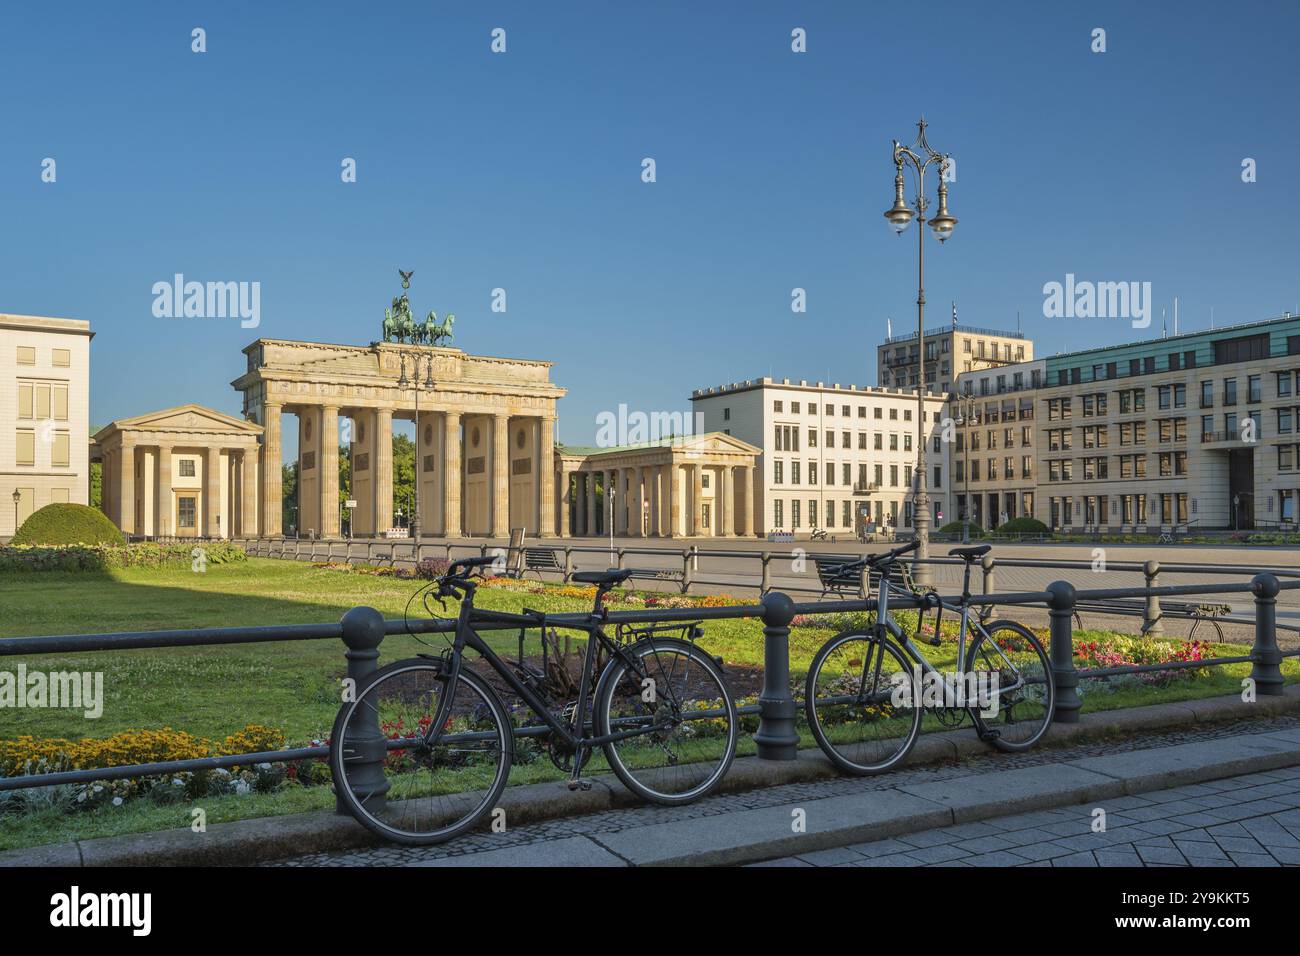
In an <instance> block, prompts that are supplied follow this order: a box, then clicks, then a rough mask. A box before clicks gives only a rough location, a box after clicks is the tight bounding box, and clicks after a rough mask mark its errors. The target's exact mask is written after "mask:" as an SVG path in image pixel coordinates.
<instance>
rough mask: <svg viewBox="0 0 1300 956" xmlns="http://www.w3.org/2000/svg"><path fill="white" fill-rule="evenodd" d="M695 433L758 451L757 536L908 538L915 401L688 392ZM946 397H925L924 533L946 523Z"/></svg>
mask: <svg viewBox="0 0 1300 956" xmlns="http://www.w3.org/2000/svg"><path fill="white" fill-rule="evenodd" d="M691 401H692V402H693V403H694V410H695V412H696V413H698V414H701V415H703V426H702V427H703V429H704V430H705V431H708V432H713V431H717V432H724V433H726V434H728V435H734V436H735V437H737V438H739V439H741V440H742V441H745V442H748V443H749V444H751V445H754V446H756V447H758V448H760V449H762V455H761V456H760V458H759V462H758V468H757V477H756V480H755V483H754V485H755V487H754V493H755V508H756V517H755V525H756V528H755V530H756V531H757V532H758V533H759V534H760V535H767V534H771V533H774V532H793V533H794V534H795V535H797V536H801V537H807V536H808V535H810V534H811V533H812V531H813V530H814V529H824V530H825V531H826V532H827V533H828V534H830V535H837V534H838V535H851V534H856V533H859V532H867V533H873V532H876V531H880V530H887V529H889V528H891V527H892V528H894V529H910V528H911V526H912V491H913V489H912V484H913V471H914V469H915V467H916V462H917V448H916V441H917V424H918V423H917V420H916V416H917V401H916V393H915V392H914V391H913V392H907V391H902V390H896V389H886V388H871V387H867V386H857V385H845V386H841V385H839V384H832V385H827V384H825V383H823V382H813V383H809V382H807V381H798V382H791V381H790V380H789V379H780V380H776V379H771V378H762V379H754V380H749V381H744V382H733V383H731V384H729V385H720V386H717V387H714V388H701V389H696V390H695V391H694V392H692V393H691ZM944 409H945V396H940V395H933V396H926V398H925V415H926V421H925V428H926V441H927V442H928V444H927V447H926V466H927V469H928V474H927V476H926V477H927V479H928V482H929V489H928V490H929V493H930V499H931V508H932V513H933V516H932V526H937V525H939V524H943V523H945V522H947V521H951V520H953V519H952V509H951V508H950V506H949V501H950V498H949V488H948V483H949V482H948V476H949V469H948V449H947V447H946V444H947V443H945V442H943V441H941V434H940V433H941V427H942V426H941V424H940V422H941V419H942V417H943V413H944Z"/></svg>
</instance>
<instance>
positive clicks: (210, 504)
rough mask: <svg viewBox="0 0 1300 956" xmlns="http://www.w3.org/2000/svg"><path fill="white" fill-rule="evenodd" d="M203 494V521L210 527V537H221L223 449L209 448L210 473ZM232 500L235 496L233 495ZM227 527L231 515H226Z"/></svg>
mask: <svg viewBox="0 0 1300 956" xmlns="http://www.w3.org/2000/svg"><path fill="white" fill-rule="evenodd" d="M204 484H205V487H206V489H207V494H205V495H204V496H203V522H204V524H206V525H207V527H208V532H207V533H208V537H209V538H220V537H221V511H222V508H221V449H220V448H209V449H208V473H207V476H206V481H205V483H204ZM231 498H232V500H233V498H234V496H233V495H232V496H231ZM226 527H230V515H226Z"/></svg>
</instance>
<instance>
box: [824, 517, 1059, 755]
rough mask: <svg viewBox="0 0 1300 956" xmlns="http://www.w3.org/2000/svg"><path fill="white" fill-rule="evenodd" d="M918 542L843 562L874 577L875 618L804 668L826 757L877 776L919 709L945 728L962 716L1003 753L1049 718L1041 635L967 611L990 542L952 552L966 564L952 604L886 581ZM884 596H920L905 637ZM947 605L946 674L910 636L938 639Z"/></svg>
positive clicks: (1036, 734) (1022, 743)
mask: <svg viewBox="0 0 1300 956" xmlns="http://www.w3.org/2000/svg"><path fill="white" fill-rule="evenodd" d="M917 546H918V545H917V542H915V541H913V542H911V543H909V544H906V545H904V546H903V547H901V548H895V549H894V550H892V551H887V552H885V553H883V554H877V555H868V556H866V557H863V558H861V559H860V560H858V561H854V562H851V563H849V564H846V565H843V566H842V567H841V568H840V572H842V573H843V572H850V573H851V572H853V571H858V572H866V573H868V574H869V575H870V578H871V579H872V580H873V581H874V582H877V583H876V597H877V602H878V603H877V611H876V620H875V622H874V623H872V624H871V625H869V626H867V627H864V628H858V629H853V630H849V631H845V632H843V633H841V634H837V635H836V636H835V637H833V638H831V639H830V640H829V641H827V642H826V643H825V644H824V645H823V646H822V648H821V649H820V650H819V651H818V652H817V655H816V656H815V657H814V658H813V662H812V666H811V667H809V669H808V682H807V687H806V692H805V699H804V708H805V711H806V713H807V717H808V725H809V727H810V728H811V729H812V733H813V736H814V737H815V738H816V740H817V743H818V745H820V747H821V748H822V750H823V751H824V752H825V753H826V756H828V757H829V758H830V759H831V760H832V761H833V762H834V763H835V764H836V765H837V766H838V767H840V768H841V769H842V770H844V771H846V772H848V773H853V774H871V773H880V772H882V771H885V770H889V769H890V768H891V767H894V766H896V765H898V764H900V763H901V762H902V761H903V760H904V759H905V758H906V757H907V755H908V753H909V752H910V751H911V749H912V746H913V745H914V744H915V743H916V738H917V737H918V736H919V735H920V733H921V722H922V719H923V718H924V717H925V715H926V714H930V715H932V716H933V718H934V719H935V720H936V721H937V722H938V723H939V724H941V725H944V726H956V725H958V724H960V723H963V722H964V721H965V720H966V718H967V717H969V719H970V721H971V723H972V724H973V725H974V727H975V731H976V733H978V734H979V736H980V739H981V740H984V741H986V742H987V743H989V744H991V745H992V746H994V747H996V748H998V749H999V750H1006V751H1020V750H1026V749H1028V748H1029V747H1032V746H1033V745H1034V744H1036V743H1037V742H1038V741H1039V740H1040V739H1041V738H1042V736H1043V734H1045V733H1046V732H1047V728H1048V727H1049V726H1050V725H1051V723H1052V715H1053V712H1054V711H1055V708H1056V690H1055V687H1054V685H1053V683H1052V666H1051V660H1050V658H1049V657H1048V655H1047V651H1046V650H1045V649H1044V647H1043V645H1042V642H1041V641H1039V640H1038V638H1037V637H1035V636H1034V634H1033V633H1032V632H1031V631H1030V630H1029V629H1028V628H1026V627H1024V626H1023V625H1021V624H1017V623H1016V622H1015V621H993V622H991V623H988V624H985V623H984V622H983V621H982V620H981V619H980V616H979V615H978V614H976V615H974V616H972V614H971V604H970V597H971V594H970V576H971V566H972V564H973V563H974V561H975V560H976V559H978V558H979V557H981V556H983V555H984V554H987V553H988V552H989V551H990V550H991V546H990V545H976V546H973V547H967V548H954V549H953V550H952V551H950V552H949V555H950V556H951V557H957V558H961V559H962V560H963V561H964V562H965V565H966V567H965V575H964V578H963V582H962V594H961V598H960V599H959V601H958V602H957V603H956V604H947V603H945V602H944V601H943V600H942V599H941V598H940V597H939V596H938V594H936V593H934V592H926V593H919V592H918V593H915V594H913V593H909V592H907V591H906V590H905V589H904V588H903V587H902V586H901V585H899V584H897V583H894V582H893V581H891V571H893V570H894V566H895V565H896V564H897V562H898V561H899V559H900V558H901V557H902V556H903V555H905V554H907V553H909V552H911V551H914V550H915V549H916V548H917ZM891 595H894V596H904V595H905V596H907V597H914V596H915V597H919V599H920V601H921V607H920V608H919V609H918V612H917V628H916V633H915V634H913V635H911V636H909V635H908V634H907V633H906V632H905V631H904V629H903V627H902V625H900V624H899V623H898V621H896V620H895V619H894V617H893V616H892V615H891V614H890V612H889V602H890V596H891ZM930 610H933V611H934V612H935V615H934V623H933V634H932V636H931V637H928V638H927V637H925V635H924V634H923V633H922V631H923V629H924V624H925V621H926V612H928V611H930ZM945 610H946V611H949V612H951V613H953V614H956V615H959V617H960V624H959V626H958V628H957V654H956V658H955V661H956V663H957V664H958V666H959V669H958V670H957V671H955V672H953V673H951V674H943V673H940V672H939V671H938V670H936V668H935V667H934V666H933V665H932V664H931V663H930V662H929V661H928V660H927V659H926V658H925V656H924V655H923V654H922V653H921V651H920V649H919V648H918V647H917V645H916V643H915V642H916V641H917V640H924V641H925V642H926V643H927V644H930V645H932V646H935V647H938V646H940V645H941V644H942V643H943V641H942V636H941V633H940V622H941V619H942V615H943V612H944V611H945ZM968 637H969V648H968V647H967V643H968V642H967V638H968Z"/></svg>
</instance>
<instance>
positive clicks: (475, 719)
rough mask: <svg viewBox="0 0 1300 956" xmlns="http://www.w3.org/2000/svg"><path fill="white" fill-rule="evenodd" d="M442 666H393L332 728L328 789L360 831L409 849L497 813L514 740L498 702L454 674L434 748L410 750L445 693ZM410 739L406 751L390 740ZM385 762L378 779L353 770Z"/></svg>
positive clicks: (466, 676) (484, 688)
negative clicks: (377, 759) (449, 705)
mask: <svg viewBox="0 0 1300 956" xmlns="http://www.w3.org/2000/svg"><path fill="white" fill-rule="evenodd" d="M448 683H449V682H448V680H447V679H446V677H445V676H444V675H443V673H442V667H441V662H437V661H425V660H408V661H398V662H396V663H394V664H389V665H388V666H387V667H384V668H382V669H381V670H378V671H376V672H375V674H374V675H373V676H372V677H371V678H370V680H368V681H366V682H365V683H364V684H363V685H362V687H361V688H359V689H358V692H357V696H356V700H355V701H353V702H351V703H346V704H344V705H343V707H342V708H341V709H340V710H339V713H338V717H337V718H335V721H334V733H333V736H332V737H331V745H330V769H331V770H332V771H333V774H334V791H335V793H336V794H338V796H339V797H340V798H341V800H342V801H343V805H344V806H345V807H346V809H347V810H348V812H349V813H351V814H352V816H353V817H355V818H356V819H357V820H358V821H359V822H360V823H361V824H362V825H363V826H365V827H366V828H367V829H368V830H370V831H372V832H373V833H376V834H378V835H379V836H381V837H383V838H384V839H387V840H392V841H394V842H397V843H404V844H406V845H408V846H427V845H429V844H432V843H441V842H442V841H444V840H449V839H451V838H452V837H454V836H456V835H457V834H459V833H463V832H464V831H466V830H468V829H469V828H470V827H472V826H474V824H475V823H477V822H478V821H479V820H480V819H481V818H482V817H483V815H484V814H486V813H487V812H488V811H489V810H491V809H492V808H493V807H495V806H496V803H497V800H498V799H500V797H501V791H502V790H504V789H505V786H506V779H507V778H508V777H509V776H510V763H511V759H512V757H513V753H514V736H513V733H512V729H511V724H510V718H509V716H508V715H507V714H506V710H505V707H503V706H502V704H501V699H500V698H499V697H498V696H497V695H496V693H495V692H494V691H493V690H492V688H491V687H490V686H488V684H487V682H486V681H484V680H483V678H481V677H479V676H478V675H477V674H475V673H474V672H473V671H471V670H470V669H469V667H468V666H467V665H463V666H462V667H461V671H460V676H459V679H458V680H457V682H456V690H455V696H454V698H453V700H452V709H451V714H450V716H449V717H448V719H447V722H446V723H445V724H444V727H443V731H444V732H443V734H441V735H439V737H438V739H436V740H435V741H434V742H433V744H432V746H426V745H423V744H417V743H415V742H414V741H416V740H417V739H418V738H420V737H422V736H423V733H424V731H425V730H427V729H428V727H429V725H430V724H431V723H432V722H433V720H434V717H435V715H436V714H437V712H438V705H439V703H441V701H442V699H443V695H444V694H445V693H446V692H447V687H448ZM407 737H409V738H411V740H412V745H411V746H410V747H409V748H407V747H393V746H391V743H392V741H395V740H399V739H402V738H407ZM376 754H381V755H383V772H382V776H381V777H379V778H375V777H374V776H373V775H368V774H366V773H365V772H364V770H363V769H362V768H361V766H360V765H362V764H364V763H365V762H367V761H373V760H374V759H375V756H376Z"/></svg>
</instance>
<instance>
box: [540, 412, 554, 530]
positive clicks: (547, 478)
mask: <svg viewBox="0 0 1300 956" xmlns="http://www.w3.org/2000/svg"><path fill="white" fill-rule="evenodd" d="M537 448H538V453H537V454H538V458H539V459H540V460H539V461H538V463H537V485H538V491H539V492H540V495H541V497H540V500H539V501H538V502H537V528H538V532H537V533H538V536H539V537H542V538H550V537H552V536H554V534H555V419H554V418H539V419H537Z"/></svg>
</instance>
